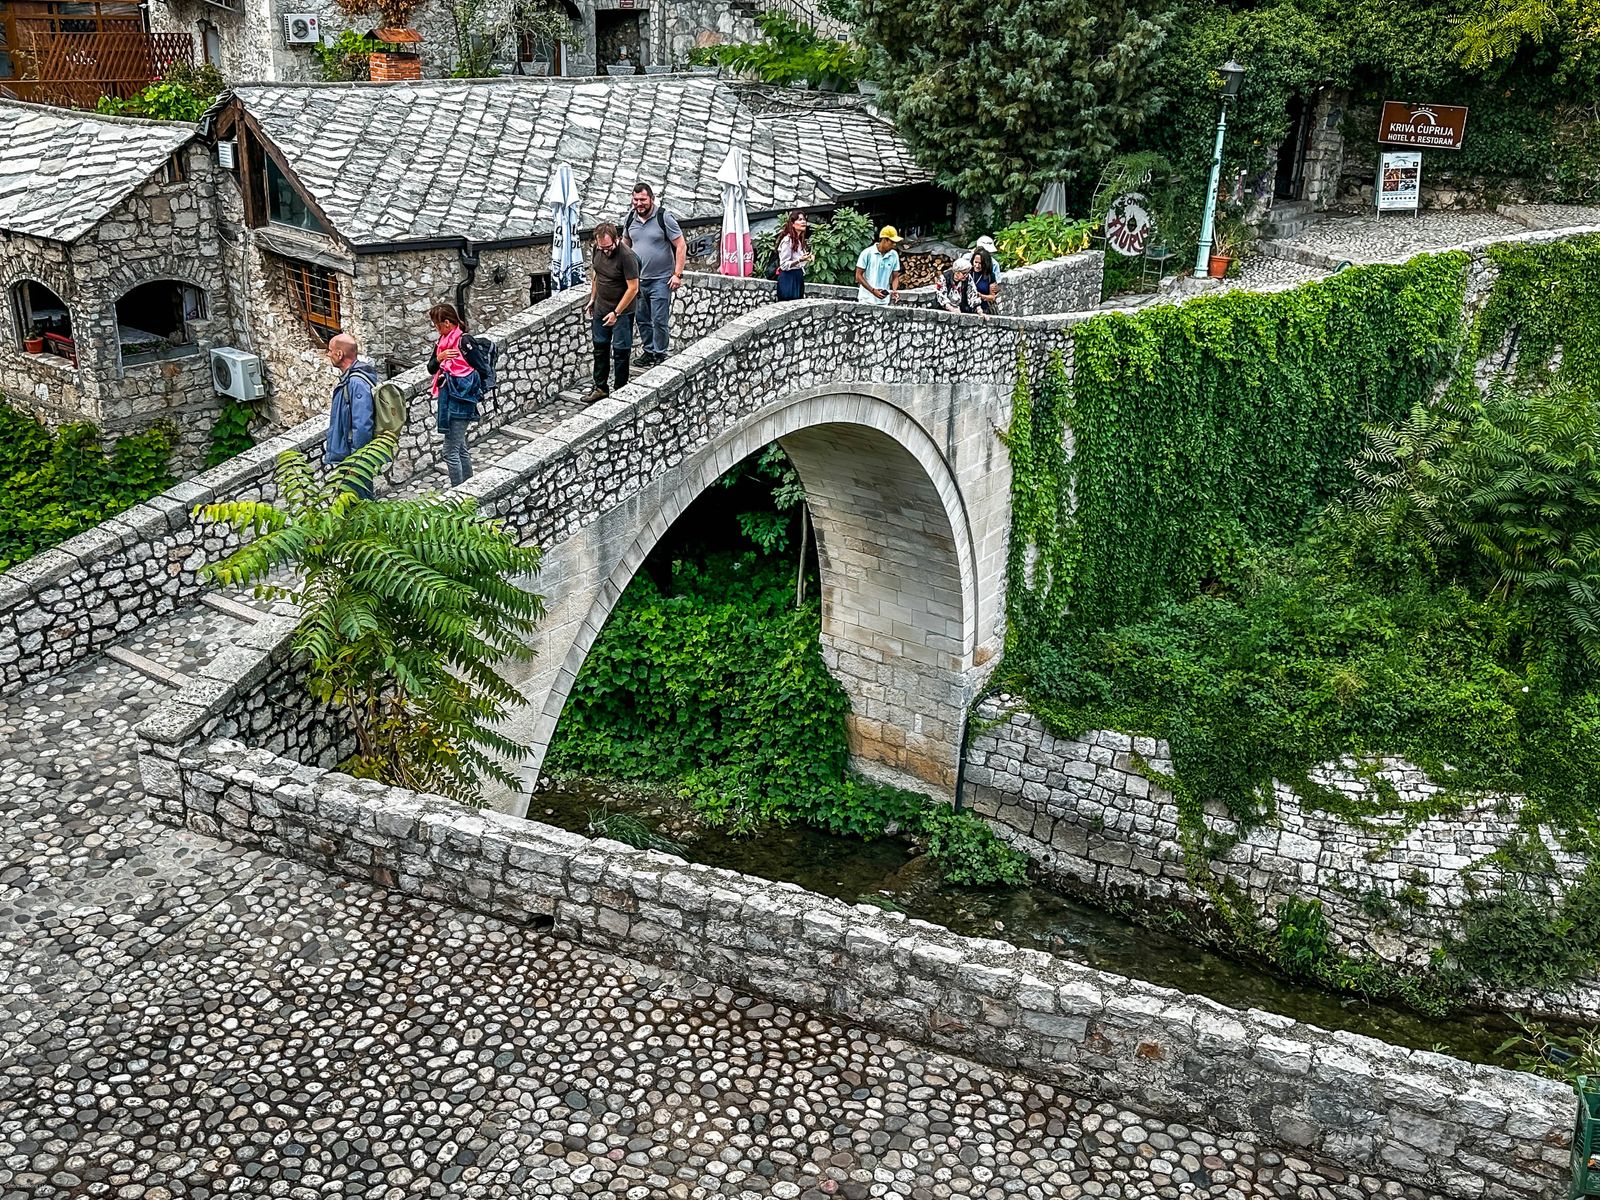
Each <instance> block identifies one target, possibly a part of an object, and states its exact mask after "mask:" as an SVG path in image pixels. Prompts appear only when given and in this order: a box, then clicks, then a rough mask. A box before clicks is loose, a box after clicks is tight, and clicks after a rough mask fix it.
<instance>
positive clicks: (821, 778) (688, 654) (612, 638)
mask: <svg viewBox="0 0 1600 1200" xmlns="http://www.w3.org/2000/svg"><path fill="white" fill-rule="evenodd" d="M792 569H793V568H792V565H791V564H789V563H784V562H781V561H777V560H774V559H772V558H769V557H764V556H761V555H757V554H755V553H745V554H742V555H737V556H734V555H726V554H725V555H720V556H714V557H712V558H711V559H709V560H708V561H707V562H706V563H705V564H704V565H703V566H702V565H697V564H694V563H690V562H678V563H675V564H674V566H673V578H672V582H673V593H674V594H671V595H663V594H662V593H661V591H660V590H659V589H658V588H657V586H656V584H655V583H654V582H652V580H651V579H650V578H649V576H647V575H640V576H638V577H637V578H635V580H634V581H633V583H632V584H630V585H629V587H628V590H627V591H626V592H624V593H623V595H622V598H621V599H620V600H619V601H618V602H617V606H616V608H615V609H614V610H613V611H612V614H611V618H610V620H609V621H607V622H606V626H605V628H604V629H603V630H602V631H601V633H600V636H599V637H598V638H596V639H595V644H594V646H593V647H591V649H590V651H589V656H588V658H587V659H586V660H585V661H584V665H583V669H582V670H581V671H580V672H579V673H578V678H577V680H576V681H575V682H574V684H573V687H572V692H571V694H570V695H569V697H568V700H567V707H566V709H565V711H564V712H563V713H562V716H561V723H560V725H559V726H558V728H557V730H556V736H555V739H554V741H553V742H552V743H551V746H550V750H549V754H548V756H547V758H546V764H547V766H548V767H549V769H551V770H555V771H568V772H572V773H575V774H587V775H609V776H614V777H619V778H623V779H635V780H652V781H657V782H663V783H674V784H676V785H677V786H678V787H679V788H680V789H681V791H682V793H683V794H684V795H686V796H687V797H688V798H689V799H690V800H691V801H692V802H693V804H694V806H695V809H696V810H697V811H698V813H699V814H700V816H701V818H702V819H703V820H705V821H706V822H707V823H709V824H712V825H716V826H720V827H722V828H725V829H728V830H729V831H731V832H733V833H736V834H752V833H755V832H757V831H758V830H759V829H760V827H761V826H762V825H763V824H765V823H768V822H771V823H774V824H787V823H790V822H793V821H803V822H805V823H807V824H810V825H814V826H816V827H817V828H820V829H825V830H827V831H828V832H830V833H834V834H839V835H842V836H849V837H860V838H868V839H870V838H876V837H881V836H883V834H884V833H885V832H886V831H888V830H889V829H890V828H891V827H899V828H901V829H905V830H909V831H913V832H919V833H921V834H923V836H925V837H926V838H927V840H928V852H929V854H930V855H931V856H932V857H933V858H934V860H935V861H936V862H937V863H938V864H939V866H940V868H941V870H942V871H943V872H944V873H945V876H946V878H949V879H951V880H953V881H955V882H959V883H965V884H972V885H975V886H988V885H990V884H996V883H1017V882H1020V881H1021V880H1022V878H1023V871H1024V868H1025V865H1026V859H1025V858H1023V856H1021V855H1019V854H1017V853H1016V852H1015V851H1013V850H1011V849H1010V848H1009V847H1008V846H1006V845H1005V844H1004V843H1003V842H1001V841H1000V840H999V839H998V838H996V837H995V836H994V834H993V833H992V832H991V831H990V830H989V829H988V827H987V826H986V825H984V824H983V822H982V821H981V820H979V819H978V818H976V817H974V816H972V815H971V814H969V813H962V814H956V813H953V812H951V811H950V810H949V809H948V808H946V807H944V806H942V805H935V804H930V802H929V800H928V798H927V797H925V796H920V795H917V794H916V793H913V792H908V791H903V790H900V789H898V788H893V787H886V786H883V785H881V784H875V783H870V782H868V781H866V780H863V779H859V778H856V777H854V776H851V775H850V774H848V773H847V770H846V767H847V764H848V761H849V746H848V744H847V739H846V732H845V717H846V716H847V715H848V714H849V711H850V702H849V698H848V697H847V696H846V695H845V694H844V690H843V689H842V688H841V687H840V686H839V684H838V683H837V681H835V680H834V678H833V677H832V676H831V675H830V674H829V673H828V669H827V666H826V665H825V664H824V662H823V660H822V651H821V648H820V645H819V642H818V633H819V628H818V622H819V613H818V609H817V605H816V602H815V600H813V601H812V602H811V603H810V604H808V605H807V606H805V607H803V608H799V609H797V608H795V607H794V586H793V583H792V581H791V575H790V573H791V571H792Z"/></svg>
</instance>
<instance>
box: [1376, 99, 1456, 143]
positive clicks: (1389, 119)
mask: <svg viewBox="0 0 1600 1200" xmlns="http://www.w3.org/2000/svg"><path fill="white" fill-rule="evenodd" d="M1466 132H1467V110H1466V109H1465V108H1463V107H1459V106H1457V105H1454V104H1407V103H1406V102H1404V101H1402V100H1385V101H1384V102H1383V116H1382V117H1380V118H1379V120H1378V141H1379V143H1380V144H1382V145H1385V146H1415V147H1417V148H1418V149H1419V150H1459V149H1461V139H1462V137H1463V136H1464V135H1465V134H1466Z"/></svg>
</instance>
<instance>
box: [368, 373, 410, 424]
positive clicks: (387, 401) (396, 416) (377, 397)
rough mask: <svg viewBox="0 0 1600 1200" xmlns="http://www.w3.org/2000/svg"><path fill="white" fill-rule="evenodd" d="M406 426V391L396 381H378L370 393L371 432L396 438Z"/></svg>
mask: <svg viewBox="0 0 1600 1200" xmlns="http://www.w3.org/2000/svg"><path fill="white" fill-rule="evenodd" d="M405 427H406V393H405V389H404V388H402V387H401V386H400V385H399V384H398V383H395V382H394V381H393V380H390V381H389V382H388V383H380V384H379V385H378V387H377V389H376V390H375V391H374V392H373V393H372V432H373V433H374V434H375V435H376V436H378V437H382V436H383V435H384V434H388V435H389V436H391V437H395V438H398V437H399V436H400V431H401V430H403V429H404V428H405Z"/></svg>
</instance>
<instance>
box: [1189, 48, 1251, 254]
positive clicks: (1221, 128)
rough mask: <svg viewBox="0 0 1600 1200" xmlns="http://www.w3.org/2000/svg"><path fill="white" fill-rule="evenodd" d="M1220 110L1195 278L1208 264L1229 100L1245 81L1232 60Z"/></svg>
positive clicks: (1224, 72) (1225, 73)
mask: <svg viewBox="0 0 1600 1200" xmlns="http://www.w3.org/2000/svg"><path fill="white" fill-rule="evenodd" d="M1218 71H1219V72H1220V73H1221V75H1222V112H1221V114H1220V115H1218V117H1217V145H1216V149H1214V150H1212V152H1211V186H1210V188H1209V189H1208V190H1207V191H1206V211H1205V217H1204V219H1202V220H1201V222H1200V245H1199V246H1198V247H1196V249H1195V252H1194V277H1195V278H1196V279H1204V278H1205V277H1206V275H1207V274H1208V273H1209V272H1208V268H1209V267H1210V265H1211V241H1212V234H1213V233H1214V232H1215V226H1216V220H1217V185H1218V184H1219V183H1221V182H1222V138H1223V135H1224V134H1225V133H1227V131H1228V101H1229V100H1233V99H1236V98H1237V97H1238V95H1239V87H1240V85H1241V84H1242V83H1243V82H1244V68H1243V67H1241V66H1240V65H1239V64H1238V63H1236V62H1234V61H1233V59H1231V58H1230V59H1229V60H1228V61H1227V62H1225V63H1223V64H1222V66H1221V67H1219V68H1218Z"/></svg>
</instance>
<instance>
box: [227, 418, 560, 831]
mask: <svg viewBox="0 0 1600 1200" xmlns="http://www.w3.org/2000/svg"><path fill="white" fill-rule="evenodd" d="M393 452H394V439H393V438H392V437H389V436H385V437H380V438H378V439H377V440H376V441H374V442H372V443H370V444H369V445H367V446H363V447H362V448H361V449H360V450H357V451H356V452H355V453H354V454H352V455H351V456H350V457H349V458H347V459H346V460H345V461H344V462H342V463H340V464H339V465H338V466H337V467H335V468H334V469H333V471H332V472H331V473H330V474H329V475H327V476H323V475H322V474H321V473H320V472H319V471H318V469H317V467H316V465H315V464H314V463H313V462H312V460H311V459H310V457H309V456H307V455H304V454H298V453H295V452H292V451H290V452H286V453H284V454H283V455H281V456H279V458H278V463H277V484H278V494H279V495H280V496H281V497H283V498H284V499H283V501H282V504H281V506H280V505H275V504H269V503H267V502H265V501H256V500H234V501H228V502H224V503H220V504H210V505H206V506H205V507H204V508H202V509H201V510H200V516H202V517H203V518H204V519H206V520H209V521H216V522H221V523H224V524H227V525H229V526H231V527H232V528H234V529H235V530H238V531H240V532H242V533H251V534H254V535H255V537H254V540H253V541H250V542H248V543H246V544H245V545H244V546H242V547H241V548H240V549H238V550H236V551H235V552H234V553H232V554H230V555H229V556H228V557H226V558H225V559H223V560H221V561H220V562H215V563H210V564H208V565H207V566H206V567H205V568H204V574H205V576H206V577H207V578H208V579H211V580H214V581H215V582H217V583H219V584H222V585H223V586H225V587H227V586H233V585H238V584H253V585H255V589H256V592H257V594H258V595H262V596H266V597H272V598H277V597H284V598H287V599H289V600H291V601H292V602H294V603H295V604H296V605H297V606H298V607H299V609H300V621H299V625H298V626H297V627H296V629H295V634H294V643H293V644H294V649H295V652H296V653H298V654H300V655H302V656H304V658H305V660H306V665H307V671H308V676H309V690H310V692H311V694H312V696H313V697H314V698H315V699H316V700H318V701H320V702H321V703H323V704H326V705H329V706H332V707H334V708H336V709H340V710H342V711H343V712H344V714H345V715H346V717H347V718H348V720H349V722H350V727H351V731H352V732H353V734H354V735H355V739H356V743H357V750H356V756H355V759H354V761H353V762H352V763H351V765H350V769H351V770H352V771H353V773H355V774H358V775H361V776H364V777H367V778H373V779H381V780H383V781H384V782H386V783H390V784H396V785H399V786H403V787H408V788H413V789H415V790H418V791H428V792H438V793H441V794H443V795H446V796H451V797H453V798H455V799H458V800H461V801H463V802H464V803H469V804H475V803H478V802H479V801H480V799H481V796H482V787H483V783H484V781H485V780H486V779H494V780H497V781H499V782H500V783H502V784H504V785H505V786H507V787H511V788H515V787H516V786H517V781H516V780H515V779H514V778H513V777H512V776H511V775H510V774H509V773H508V772H507V771H506V770H505V768H504V767H503V766H502V765H501V762H500V758H501V757H503V758H513V759H514V758H516V757H520V756H521V755H522V754H523V753H524V752H525V751H524V748H523V747H521V746H519V745H518V744H517V743H515V742H513V741H512V740H510V739H509V738H507V737H505V736H504V735H503V734H501V733H499V732H498V731H497V730H496V729H495V727H494V726H495V723H496V722H498V721H500V720H501V719H503V718H504V717H505V716H506V714H507V713H508V712H509V711H510V710H511V709H512V707H514V706H516V705H518V704H521V703H523V702H524V701H523V697H522V694H521V693H520V692H519V691H518V690H517V689H516V687H514V686H513V685H512V684H511V683H509V682H507V681H506V680H505V678H504V677H502V676H501V675H500V673H499V670H500V666H501V664H502V663H505V662H508V661H510V662H516V661H525V660H526V659H528V658H529V657H531V656H532V653H533V652H532V649H531V648H530V646H529V645H528V643H527V641H526V640H525V639H526V637H527V635H528V634H530V633H532V631H533V629H534V627H535V625H536V624H537V622H538V619H539V618H540V617H541V616H542V615H543V614H544V603H543V601H542V600H541V598H540V597H539V596H537V595H535V594H533V593H532V592H528V591H525V590H523V589H522V588H521V587H518V586H517V584H515V583H514V582H512V580H513V579H515V578H517V577H524V576H528V575H532V574H533V573H534V572H535V571H537V570H538V568H539V558H540V556H539V551H538V550H536V549H528V548H524V547H520V546H518V545H517V544H516V541H515V539H514V538H513V537H512V536H511V535H510V534H509V533H507V532H506V531H505V529H504V528H503V527H502V526H501V525H500V523H499V522H498V521H493V520H490V519H488V518H486V517H484V516H481V515H480V514H479V513H478V510H477V506H476V505H475V503H474V502H473V501H471V500H461V499H454V498H451V499H445V498H441V497H439V496H436V495H429V496H424V497H422V498H420V499H416V500H364V499H362V498H360V497H359V496H357V495H355V494H354V493H353V492H352V491H351V490H350V489H351V488H352V487H353V486H354V485H357V484H360V485H363V486H370V484H371V481H372V478H373V476H375V475H376V474H377V473H378V472H379V471H381V470H382V469H383V467H384V465H385V464H386V463H387V461H388V460H389V458H390V457H391V456H392V454H393ZM284 567H292V568H294V571H295V575H296V576H297V578H298V581H297V582H290V583H278V582H276V581H275V580H274V579H273V574H274V572H276V571H278V570H279V569H280V568H284ZM497 756H499V757H497Z"/></svg>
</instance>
